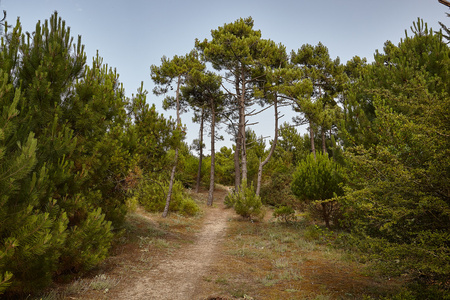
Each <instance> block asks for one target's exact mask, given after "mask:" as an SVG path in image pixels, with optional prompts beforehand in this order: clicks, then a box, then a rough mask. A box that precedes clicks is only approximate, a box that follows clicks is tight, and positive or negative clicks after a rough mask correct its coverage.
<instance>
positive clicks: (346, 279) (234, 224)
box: [203, 217, 397, 299]
mask: <svg viewBox="0 0 450 300" xmlns="http://www.w3.org/2000/svg"><path fill="white" fill-rule="evenodd" d="M314 228H315V227H314V226H312V225H309V224H304V223H302V222H301V221H300V222H297V223H294V224H291V225H286V224H280V223H278V222H275V220H273V219H272V220H266V221H264V222H260V223H251V222H245V221H243V220H241V219H240V218H237V217H236V218H235V219H233V220H231V221H230V229H229V232H228V236H227V243H226V245H224V251H223V255H222V256H221V259H220V260H219V261H218V262H216V264H215V265H214V266H213V267H212V270H211V272H210V275H209V276H208V278H204V287H203V289H205V290H210V291H213V292H212V293H211V295H214V296H210V299H214V297H216V298H217V299H234V298H244V297H247V299H363V298H364V297H367V296H369V297H373V298H379V297H382V296H384V295H389V294H390V292H391V291H393V290H395V288H396V287H397V285H396V283H394V282H392V281H389V280H388V279H383V278H380V277H377V276H376V275H370V276H369V275H364V274H367V272H366V266H365V265H361V264H358V263H356V262H354V261H352V260H350V259H349V258H348V255H347V254H346V253H344V252H342V251H340V250H337V249H333V248H331V247H330V246H329V245H327V243H324V242H323V239H322V238H320V237H316V238H317V239H316V238H312V237H311V233H308V231H312V230H314ZM305 233H306V236H309V237H308V238H306V239H305Z"/></svg>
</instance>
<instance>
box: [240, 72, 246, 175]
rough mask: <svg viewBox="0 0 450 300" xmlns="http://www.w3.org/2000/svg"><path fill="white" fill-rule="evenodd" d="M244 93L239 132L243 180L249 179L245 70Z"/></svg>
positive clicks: (241, 97) (243, 77)
mask: <svg viewBox="0 0 450 300" xmlns="http://www.w3.org/2000/svg"><path fill="white" fill-rule="evenodd" d="M241 84H242V93H241V95H240V99H239V134H240V136H241V141H242V143H241V151H242V152H241V166H242V180H247V139H246V136H245V84H246V82H245V72H244V71H242V73H241Z"/></svg>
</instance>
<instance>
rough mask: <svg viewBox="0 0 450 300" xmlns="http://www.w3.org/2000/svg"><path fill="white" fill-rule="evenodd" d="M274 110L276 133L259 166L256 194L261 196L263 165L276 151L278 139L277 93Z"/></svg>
mask: <svg viewBox="0 0 450 300" xmlns="http://www.w3.org/2000/svg"><path fill="white" fill-rule="evenodd" d="M274 110H275V135H274V138H273V142H272V147H271V148H270V152H269V154H268V155H267V157H266V159H265V160H264V161H263V162H261V159H259V168H258V182H257V184H256V195H257V196H259V193H260V191H261V180H262V172H263V167H264V166H265V165H266V164H267V163H268V162H269V160H270V158H271V157H272V155H273V152H274V151H275V148H276V146H277V141H278V103H277V95H275V101H274Z"/></svg>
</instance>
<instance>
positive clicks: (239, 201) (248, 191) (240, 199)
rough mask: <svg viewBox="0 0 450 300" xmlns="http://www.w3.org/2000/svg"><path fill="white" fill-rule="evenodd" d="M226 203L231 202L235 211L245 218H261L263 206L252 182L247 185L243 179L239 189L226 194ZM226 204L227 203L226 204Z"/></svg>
mask: <svg viewBox="0 0 450 300" xmlns="http://www.w3.org/2000/svg"><path fill="white" fill-rule="evenodd" d="M227 197H229V200H227V203H230V204H231V203H232V204H233V207H234V210H235V211H236V213H237V214H238V215H240V216H242V217H244V218H246V219H262V218H263V217H264V214H265V212H264V208H263V205H262V202H261V198H260V197H259V196H256V193H255V191H254V188H253V184H251V185H250V186H247V181H246V180H244V181H243V182H242V185H241V189H240V190H239V191H237V192H236V191H235V192H234V193H232V194H228V196H227ZM227 205H228V204H227Z"/></svg>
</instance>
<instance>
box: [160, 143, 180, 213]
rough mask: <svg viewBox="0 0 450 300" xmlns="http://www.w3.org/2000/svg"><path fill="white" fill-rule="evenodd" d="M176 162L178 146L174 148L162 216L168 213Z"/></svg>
mask: <svg viewBox="0 0 450 300" xmlns="http://www.w3.org/2000/svg"><path fill="white" fill-rule="evenodd" d="M177 162H178V148H176V149H175V158H174V165H173V167H172V172H171V173H170V183H169V191H168V192H167V199H166V206H164V211H163V214H162V216H163V218H165V217H167V214H168V213H169V206H170V200H171V199H172V190H173V183H174V181H175V172H176V169H177Z"/></svg>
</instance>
